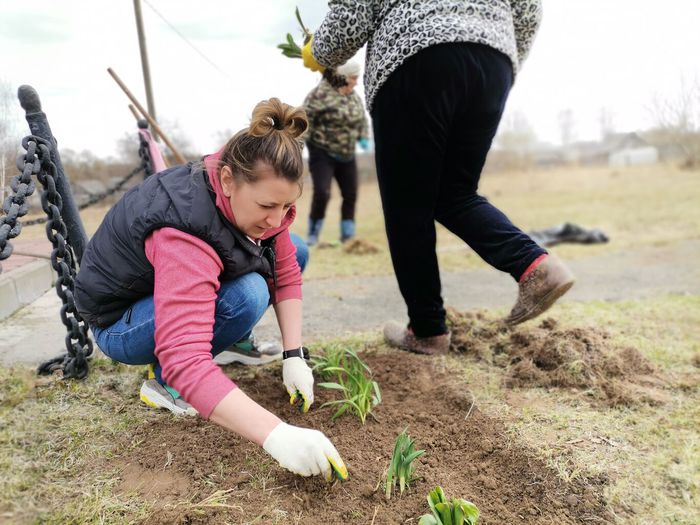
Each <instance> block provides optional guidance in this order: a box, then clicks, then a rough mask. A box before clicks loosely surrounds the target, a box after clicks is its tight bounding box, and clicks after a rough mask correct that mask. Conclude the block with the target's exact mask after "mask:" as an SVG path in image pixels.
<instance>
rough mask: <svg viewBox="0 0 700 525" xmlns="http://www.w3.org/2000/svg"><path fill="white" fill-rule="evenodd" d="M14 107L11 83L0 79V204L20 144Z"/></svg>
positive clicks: (15, 103)
mask: <svg viewBox="0 0 700 525" xmlns="http://www.w3.org/2000/svg"><path fill="white" fill-rule="evenodd" d="M16 108H19V103H18V102H17V100H16V98H15V94H14V89H13V87H12V85H11V84H10V83H9V82H7V81H5V80H3V79H0V205H1V204H2V202H3V201H4V199H5V193H6V192H5V188H6V187H7V185H8V184H9V181H10V179H11V178H12V176H14V175H15V173H14V172H13V170H12V168H13V167H14V164H15V162H14V161H15V155H16V153H17V150H18V148H19V144H20V136H19V133H18V126H17V122H18V120H19V117H18V114H19V113H18V111H16Z"/></svg>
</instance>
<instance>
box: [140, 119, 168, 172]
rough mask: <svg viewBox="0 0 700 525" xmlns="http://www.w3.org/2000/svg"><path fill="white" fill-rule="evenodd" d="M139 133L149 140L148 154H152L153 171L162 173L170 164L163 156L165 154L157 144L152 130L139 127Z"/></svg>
mask: <svg viewBox="0 0 700 525" xmlns="http://www.w3.org/2000/svg"><path fill="white" fill-rule="evenodd" d="M139 135H141V136H142V137H143V138H144V139H145V140H146V142H148V154H149V155H150V156H151V166H152V167H153V172H154V173H160V172H161V171H163V170H164V169H166V168H167V167H168V165H167V164H166V163H165V159H164V158H163V154H162V153H161V151H160V148H159V147H158V144H156V141H155V140H153V136H152V135H151V132H150V131H148V130H147V129H140V128H139Z"/></svg>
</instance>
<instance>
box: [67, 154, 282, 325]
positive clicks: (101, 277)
mask: <svg viewBox="0 0 700 525" xmlns="http://www.w3.org/2000/svg"><path fill="white" fill-rule="evenodd" d="M163 227H169V228H177V229H178V230H181V231H183V232H185V233H189V234H191V235H194V236H195V237H198V238H200V239H202V240H203V241H205V242H206V243H207V244H209V245H210V246H211V247H212V248H214V250H216V253H217V254H218V255H219V257H220V258H221V261H222V263H223V266H224V269H223V272H222V273H221V275H220V276H219V279H220V280H221V281H228V280H231V279H234V278H236V277H239V276H241V275H244V274H246V273H251V272H257V273H260V274H261V275H262V276H263V277H265V278H266V279H268V280H269V279H273V280H274V278H275V275H274V271H275V252H274V242H275V241H274V237H273V238H270V239H266V240H264V241H262V243H261V245H260V246H258V245H256V244H255V243H253V242H251V241H250V240H249V239H248V238H247V237H246V236H245V235H244V234H243V233H242V232H241V231H239V230H238V229H237V228H235V227H234V226H233V225H232V224H231V223H230V222H229V221H228V220H227V219H226V218H225V217H224V216H223V214H222V213H221V212H220V211H219V210H218V208H217V207H216V204H215V194H214V191H213V189H212V188H211V186H210V184H209V179H208V177H207V174H206V171H205V170H204V168H203V166H202V163H192V162H190V163H189V164H186V165H183V166H176V167H174V168H170V169H168V170H165V171H163V172H161V173H158V174H157V175H152V176H150V177H148V178H147V179H146V180H145V181H143V182H142V183H141V184H139V185H138V186H136V187H135V188H132V189H131V190H129V191H128V192H127V193H126V194H125V195H124V197H122V198H121V199H120V200H119V202H117V203H116V204H115V205H114V206H113V207H112V209H110V210H109V212H108V213H107V215H106V216H105V218H104V220H103V221H102V224H101V225H100V227H99V228H98V229H97V231H96V232H95V235H94V236H93V237H92V239H90V242H89V243H88V245H87V248H86V249H85V253H84V254H83V259H82V261H81V264H80V271H79V272H78V276H77V278H76V281H75V303H76V305H77V308H78V312H79V313H80V315H81V316H82V317H83V319H85V320H86V321H87V322H88V324H91V325H96V326H98V327H101V328H105V327H108V326H110V325H112V324H113V323H114V322H116V321H117V320H118V319H119V318H120V317H121V316H122V315H123V314H124V312H126V311H127V310H128V309H129V307H130V306H131V305H132V304H133V303H134V302H136V301H137V300H139V299H141V298H143V297H147V296H149V295H153V282H154V279H153V266H152V265H151V263H150V262H149V261H148V258H147V257H146V253H145V240H146V237H147V236H148V234H149V233H150V232H152V231H153V230H157V229H158V228H163ZM192 264H197V261H192Z"/></svg>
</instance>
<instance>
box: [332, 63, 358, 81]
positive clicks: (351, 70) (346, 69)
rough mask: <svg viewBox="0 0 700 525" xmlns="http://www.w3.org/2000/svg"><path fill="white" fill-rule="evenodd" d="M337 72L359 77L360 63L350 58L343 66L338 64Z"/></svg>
mask: <svg viewBox="0 0 700 525" xmlns="http://www.w3.org/2000/svg"><path fill="white" fill-rule="evenodd" d="M335 72H336V73H337V74H338V75H341V76H343V77H345V78H348V77H357V76H360V64H358V63H357V62H355V61H354V60H348V61H347V62H345V64H343V65H342V66H338V67H337V68H336V70H335Z"/></svg>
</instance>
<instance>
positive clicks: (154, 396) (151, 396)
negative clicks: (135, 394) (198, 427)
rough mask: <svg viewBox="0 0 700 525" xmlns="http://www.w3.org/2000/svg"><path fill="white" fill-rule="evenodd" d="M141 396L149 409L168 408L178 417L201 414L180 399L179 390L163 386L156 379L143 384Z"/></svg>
mask: <svg viewBox="0 0 700 525" xmlns="http://www.w3.org/2000/svg"><path fill="white" fill-rule="evenodd" d="M139 396H140V398H141V401H143V402H144V403H146V404H147V405H148V406H149V407H154V408H166V409H168V410H170V411H171V412H172V413H173V414H175V415H177V416H196V415H197V414H198V413H199V412H197V410H195V408H194V407H193V406H192V405H190V404H189V403H187V402H186V401H185V400H184V399H182V398H181V397H180V394H179V393H178V392H177V390H174V389H173V388H170V387H169V386H163V385H161V384H160V383H159V382H158V381H156V380H155V379H147V380H146V381H144V382H143V384H142V385H141V391H140V393H139Z"/></svg>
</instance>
